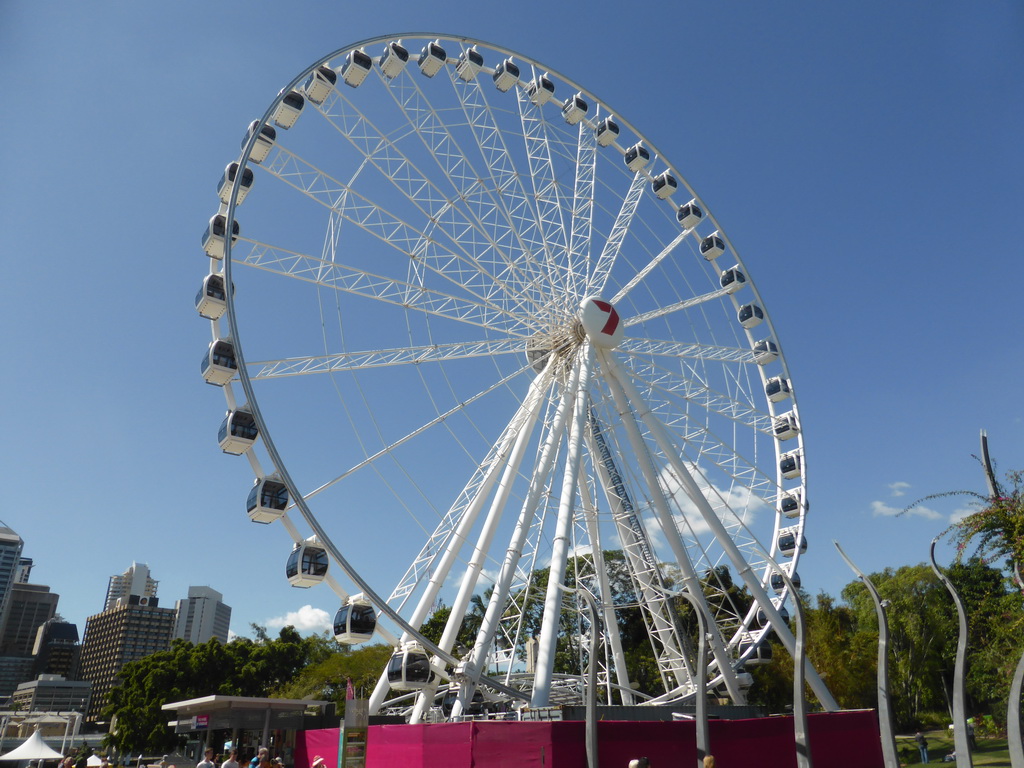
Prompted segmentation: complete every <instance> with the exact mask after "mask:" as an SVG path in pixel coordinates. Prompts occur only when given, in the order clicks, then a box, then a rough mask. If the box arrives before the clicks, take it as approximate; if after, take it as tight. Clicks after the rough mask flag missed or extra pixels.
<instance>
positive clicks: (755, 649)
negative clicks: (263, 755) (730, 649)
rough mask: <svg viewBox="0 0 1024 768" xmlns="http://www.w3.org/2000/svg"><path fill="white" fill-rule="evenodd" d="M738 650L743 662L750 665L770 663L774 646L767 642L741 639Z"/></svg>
mask: <svg viewBox="0 0 1024 768" xmlns="http://www.w3.org/2000/svg"><path fill="white" fill-rule="evenodd" d="M738 652H739V657H740V659H742V660H743V664H744V665H745V666H748V667H754V666H758V665H761V664H770V663H771V660H772V646H771V644H769V643H767V642H764V643H755V642H754V641H753V640H752V639H750V640H740V644H739V651H738Z"/></svg>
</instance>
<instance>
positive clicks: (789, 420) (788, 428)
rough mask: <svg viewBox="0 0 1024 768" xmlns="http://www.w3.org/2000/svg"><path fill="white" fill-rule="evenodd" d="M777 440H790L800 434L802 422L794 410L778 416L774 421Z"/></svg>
mask: <svg viewBox="0 0 1024 768" xmlns="http://www.w3.org/2000/svg"><path fill="white" fill-rule="evenodd" d="M772 432H774V433H775V439H776V440H789V439H791V438H794V437H796V436H797V435H799V434H800V422H799V421H798V420H797V418H796V414H795V413H794V412H793V411H790V412H789V413H784V414H782V415H781V416H776V417H775V419H774V420H773V422H772Z"/></svg>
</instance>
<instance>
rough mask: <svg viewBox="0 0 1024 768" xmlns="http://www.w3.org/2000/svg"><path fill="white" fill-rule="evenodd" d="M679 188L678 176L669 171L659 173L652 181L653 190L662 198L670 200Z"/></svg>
mask: <svg viewBox="0 0 1024 768" xmlns="http://www.w3.org/2000/svg"><path fill="white" fill-rule="evenodd" d="M677 189H679V182H677V181H676V177H675V176H673V175H672V174H671V173H669V172H668V171H664V172H662V173H659V174H658V175H657V176H655V177H654V179H653V180H652V181H651V190H652V191H653V192H654V194H655V195H656V196H657V197H658V198H659V199H661V200H668V199H669V198H670V197H672V195H674V194H675V193H676V190H677Z"/></svg>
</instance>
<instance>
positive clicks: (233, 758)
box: [220, 749, 238, 768]
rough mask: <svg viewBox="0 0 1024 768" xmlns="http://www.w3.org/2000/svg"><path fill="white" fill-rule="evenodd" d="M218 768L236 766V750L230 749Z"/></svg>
mask: <svg viewBox="0 0 1024 768" xmlns="http://www.w3.org/2000/svg"><path fill="white" fill-rule="evenodd" d="M220 768H238V750H237V749H232V750H231V754H230V755H228V759H227V760H225V761H224V762H223V763H221V764H220Z"/></svg>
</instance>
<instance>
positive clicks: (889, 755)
mask: <svg viewBox="0 0 1024 768" xmlns="http://www.w3.org/2000/svg"><path fill="white" fill-rule="evenodd" d="M832 543H833V544H835V546H836V549H837V550H839V555H840V557H842V558H843V560H845V561H846V564H847V565H848V566H850V570H852V571H853V572H854V573H855V574H857V577H858V578H859V579H860V580H861V581H862V582H864V586H865V587H867V589H868V594H870V595H871V600H872V602H874V604H875V615H877V616H878V685H877V688H878V731H879V733H878V735H879V738H880V739H881V742H882V760H883V761H884V763H885V766H886V768H899V765H900V759H899V756H898V753H897V752H896V734H895V731H894V730H893V725H892V708H891V707H890V706H889V619H888V617H887V616H886V615H885V609H886V607H887V606H888V605H889V601H888V600H882V598H881V597H880V596H879V594H878V590H877V589H875V585H874V584H872V583H871V579H869V578H868V577H867V576H865V575H864V574H863V573H862V572H861V570H860V568H858V567H857V566H856V565H854V564H853V561H852V560H851V559H850V558H848V557H847V556H846V553H845V552H843V548H842V547H840V546H839V542H838V541H836V540H835V539H833V540H832ZM1022 768H1024V767H1022Z"/></svg>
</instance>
